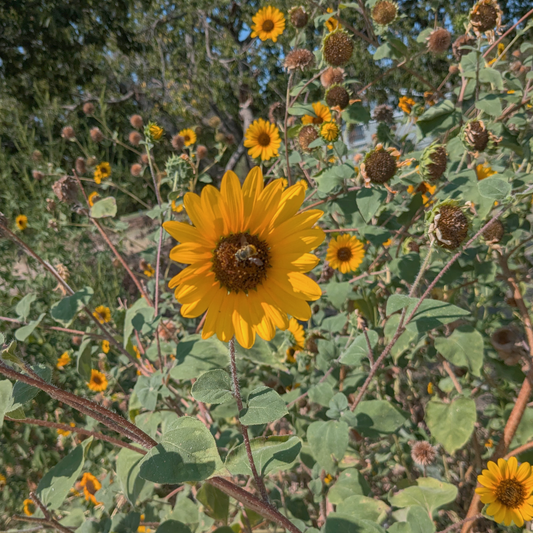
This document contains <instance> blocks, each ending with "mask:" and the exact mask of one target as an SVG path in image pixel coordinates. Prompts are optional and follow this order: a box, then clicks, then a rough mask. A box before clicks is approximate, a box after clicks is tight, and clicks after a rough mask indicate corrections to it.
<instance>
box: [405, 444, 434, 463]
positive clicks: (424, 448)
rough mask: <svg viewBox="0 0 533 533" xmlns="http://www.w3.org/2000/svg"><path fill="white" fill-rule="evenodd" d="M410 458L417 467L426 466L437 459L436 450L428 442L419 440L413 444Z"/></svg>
mask: <svg viewBox="0 0 533 533" xmlns="http://www.w3.org/2000/svg"><path fill="white" fill-rule="evenodd" d="M411 457H412V458H413V461H414V462H415V463H416V464H417V465H419V466H428V465H430V464H431V463H432V462H433V461H434V460H435V458H436V457H437V450H436V449H435V448H434V447H433V446H431V444H430V443H429V442H427V441H425V440H420V441H418V442H415V443H414V444H413V446H412V448H411Z"/></svg>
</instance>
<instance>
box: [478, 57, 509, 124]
mask: <svg viewBox="0 0 533 533" xmlns="http://www.w3.org/2000/svg"><path fill="white" fill-rule="evenodd" d="M479 81H482V82H484V83H492V84H493V85H494V88H495V89H498V90H499V91H501V90H502V89H503V79H502V75H501V74H500V71H499V70H496V69H495V68H489V67H486V68H482V69H481V70H480V71H479ZM494 96H496V97H497V98H499V96H498V95H494ZM500 107H501V105H500ZM491 114H492V113H491Z"/></svg>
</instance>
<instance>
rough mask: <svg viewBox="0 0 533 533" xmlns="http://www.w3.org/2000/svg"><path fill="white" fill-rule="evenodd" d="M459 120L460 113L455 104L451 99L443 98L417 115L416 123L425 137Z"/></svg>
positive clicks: (449, 126)
mask: <svg viewBox="0 0 533 533" xmlns="http://www.w3.org/2000/svg"><path fill="white" fill-rule="evenodd" d="M460 122H461V113H459V112H458V111H457V110H456V108H455V104H454V103H453V102H452V101H451V100H444V101H443V102H440V103H438V104H436V105H434V106H432V107H430V108H429V109H428V110H427V111H425V112H424V113H422V115H421V116H420V117H418V120H417V121H416V125H417V126H418V128H419V129H420V132H421V133H422V136H423V137H425V136H426V135H429V134H435V133H438V132H441V131H446V130H449V129H451V128H452V127H453V126H456V125H458V124H460Z"/></svg>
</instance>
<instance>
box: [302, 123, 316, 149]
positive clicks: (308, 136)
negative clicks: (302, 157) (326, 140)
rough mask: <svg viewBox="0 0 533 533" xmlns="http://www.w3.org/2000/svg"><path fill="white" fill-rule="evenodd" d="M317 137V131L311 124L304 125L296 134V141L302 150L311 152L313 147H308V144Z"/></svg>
mask: <svg viewBox="0 0 533 533" xmlns="http://www.w3.org/2000/svg"><path fill="white" fill-rule="evenodd" d="M317 139H318V131H316V128H315V127H314V126H312V125H311V124H308V125H307V126H304V127H303V128H302V129H301V130H300V133H299V134H298V142H299V143H300V148H301V149H302V150H303V151H304V152H312V151H313V149H312V148H309V145H310V144H311V143H312V142H313V141H316V140H317Z"/></svg>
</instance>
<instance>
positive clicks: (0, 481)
mask: <svg viewBox="0 0 533 533" xmlns="http://www.w3.org/2000/svg"><path fill="white" fill-rule="evenodd" d="M6 483H7V479H6V476H4V474H0V488H1V487H3V486H4V485H5V484H6Z"/></svg>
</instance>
